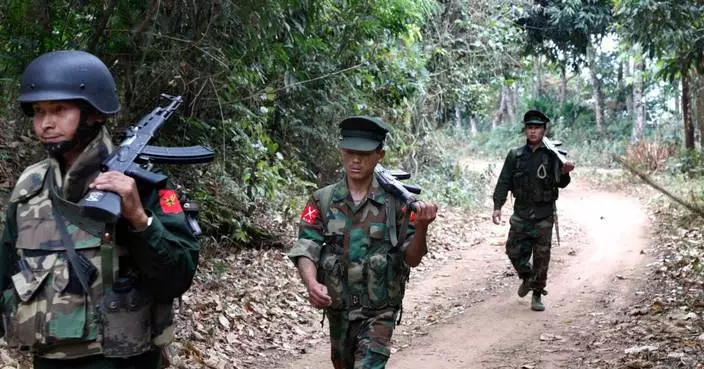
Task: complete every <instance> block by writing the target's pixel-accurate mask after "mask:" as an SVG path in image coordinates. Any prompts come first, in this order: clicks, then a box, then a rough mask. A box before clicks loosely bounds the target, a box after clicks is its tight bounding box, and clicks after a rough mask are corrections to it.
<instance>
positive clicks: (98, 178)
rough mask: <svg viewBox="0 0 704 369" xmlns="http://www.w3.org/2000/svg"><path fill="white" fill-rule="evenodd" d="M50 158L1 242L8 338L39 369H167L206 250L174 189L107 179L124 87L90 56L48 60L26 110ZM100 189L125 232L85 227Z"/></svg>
mask: <svg viewBox="0 0 704 369" xmlns="http://www.w3.org/2000/svg"><path fill="white" fill-rule="evenodd" d="M18 101H19V103H20V106H21V108H22V110H23V111H24V113H25V114H26V115H27V116H29V117H31V118H32V124H33V129H34V133H35V134H36V136H37V138H38V139H39V141H40V142H41V143H42V144H43V146H44V148H45V149H46V150H47V152H48V154H49V155H48V158H47V159H45V160H43V161H41V162H39V163H36V164H34V165H32V166H30V167H28V168H27V169H25V171H24V172H23V173H22V175H21V176H20V177H19V179H18V181H17V184H16V186H15V188H14V190H13V192H12V195H11V196H10V200H9V204H8V207H7V210H6V218H5V227H4V232H3V235H2V239H1V241H0V287H1V290H2V293H3V295H2V300H1V301H2V303H1V304H0V313H1V314H2V318H3V319H2V323H3V324H1V325H0V328H2V331H3V332H2V333H3V334H4V337H5V339H6V341H7V343H8V345H9V346H10V347H16V348H21V349H28V350H30V351H31V353H32V354H33V362H34V367H35V368H40V369H41V368H54V369H55V368H96V369H97V368H159V367H161V366H162V365H163V363H162V360H163V359H162V348H163V347H165V345H167V344H168V343H169V342H171V340H172V339H173V333H174V332H173V308H172V305H173V304H172V303H173V299H174V298H176V297H178V296H180V295H181V294H182V293H183V292H185V291H186V290H187V289H188V288H189V286H190V285H191V282H192V279H193V276H194V274H195V271H196V265H197V262H198V254H199V244H198V241H197V240H196V238H195V236H194V235H193V233H192V231H191V230H190V228H188V226H187V224H186V218H185V216H184V213H183V209H182V208H181V205H180V203H179V200H178V198H177V196H176V194H175V192H174V190H172V189H170V188H166V189H161V190H158V191H157V190H154V189H150V188H141V187H140V186H138V185H137V184H136V183H135V181H134V180H133V179H132V178H131V177H128V176H126V175H124V174H122V173H118V172H107V173H101V172H100V164H101V163H102V161H103V159H105V158H106V156H107V155H108V154H109V153H110V152H111V151H112V150H113V144H112V142H111V141H110V136H109V134H108V132H107V130H106V128H105V121H106V120H107V119H108V118H109V117H110V116H112V115H114V114H115V113H117V112H118V111H119V110H120V104H119V101H118V96H117V90H116V87H115V82H114V80H113V76H112V75H111V73H110V71H109V70H108V68H107V67H106V66H105V64H103V62H102V61H100V59H98V58H97V57H95V56H93V55H91V54H89V53H86V52H81V51H56V52H50V53H47V54H44V55H41V56H39V57H38V58H36V59H35V60H33V61H32V62H31V63H30V64H29V65H28V66H27V68H26V69H25V71H24V73H23V74H22V77H21V86H20V96H19V99H18ZM89 189H99V190H104V191H111V192H114V193H117V194H119V195H120V197H121V198H122V214H123V217H122V218H121V219H120V221H119V222H118V223H117V224H115V225H106V224H101V223H99V222H97V221H95V220H92V219H88V218H85V217H84V216H82V215H81V212H80V208H79V207H78V206H77V205H76V203H77V202H78V201H79V200H80V199H81V198H82V197H83V196H84V195H85V194H86V193H87V192H88V190H89Z"/></svg>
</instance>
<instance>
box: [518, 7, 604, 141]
mask: <svg viewBox="0 0 704 369" xmlns="http://www.w3.org/2000/svg"><path fill="white" fill-rule="evenodd" d="M612 21H613V15H612V10H611V1H610V0H558V1H548V0H534V1H533V4H532V6H529V7H528V8H527V9H526V13H525V15H524V16H523V17H522V18H521V19H519V20H518V24H519V25H520V26H521V27H522V28H523V29H524V31H525V35H526V39H525V51H526V53H527V54H531V55H545V56H546V57H547V59H548V60H549V61H551V62H553V63H557V64H558V65H560V67H561V68H562V66H563V65H565V66H567V65H569V66H571V67H572V68H573V69H578V68H579V67H580V66H582V65H584V64H588V60H587V56H588V55H587V51H588V49H589V47H590V45H592V43H597V44H598V43H599V42H600V41H601V38H602V37H603V36H604V35H605V34H606V33H607V32H608V30H609V28H610V26H611V25H612ZM591 80H592V88H593V89H594V96H595V98H596V99H597V101H596V102H595V114H596V116H597V122H596V123H597V129H599V130H601V129H602V123H603V106H604V101H603V93H601V92H600V91H599V89H600V88H601V81H600V80H599V78H598V76H597V74H596V73H593V74H592V76H591Z"/></svg>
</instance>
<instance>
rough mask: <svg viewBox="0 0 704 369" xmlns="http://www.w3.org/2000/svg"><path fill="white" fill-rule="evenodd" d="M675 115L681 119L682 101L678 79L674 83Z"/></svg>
mask: <svg viewBox="0 0 704 369" xmlns="http://www.w3.org/2000/svg"><path fill="white" fill-rule="evenodd" d="M674 87H675V115H677V118H679V119H682V105H681V104H682V103H681V102H680V81H677V83H676V84H675V86H674Z"/></svg>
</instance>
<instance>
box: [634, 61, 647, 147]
mask: <svg viewBox="0 0 704 369" xmlns="http://www.w3.org/2000/svg"><path fill="white" fill-rule="evenodd" d="M644 73H645V59H643V55H642V54H638V55H636V58H635V64H634V65H633V109H634V110H635V111H634V113H635V120H634V122H633V133H632V135H631V143H635V142H638V141H639V140H640V139H641V138H643V127H645V101H643V100H644V99H643V88H644V83H643V82H644V81H643V78H644V76H643V74H644Z"/></svg>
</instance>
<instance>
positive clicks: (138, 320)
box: [99, 277, 174, 358]
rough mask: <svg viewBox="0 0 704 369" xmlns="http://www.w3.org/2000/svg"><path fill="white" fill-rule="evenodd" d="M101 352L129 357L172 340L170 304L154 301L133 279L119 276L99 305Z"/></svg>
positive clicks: (172, 314) (106, 354) (107, 354)
mask: <svg viewBox="0 0 704 369" xmlns="http://www.w3.org/2000/svg"><path fill="white" fill-rule="evenodd" d="M99 319H100V325H99V327H100V328H99V329H102V331H101V332H100V333H101V337H102V346H103V355H105V356H106V357H120V358H124V357H130V356H136V355H140V354H142V353H145V352H147V351H149V350H151V349H153V348H154V347H155V346H156V347H164V346H166V345H167V344H169V343H170V342H171V341H173V335H174V330H173V323H174V312H173V308H172V304H170V303H169V304H160V303H156V302H155V301H154V300H153V299H152V298H151V293H150V292H149V291H147V290H146V289H145V288H144V287H141V286H139V285H138V284H136V283H135V280H134V279H133V278H125V277H122V278H118V280H117V281H116V282H115V284H114V285H113V287H112V288H110V289H108V290H106V291H105V295H104V296H103V299H102V301H101V302H100V307H99Z"/></svg>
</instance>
